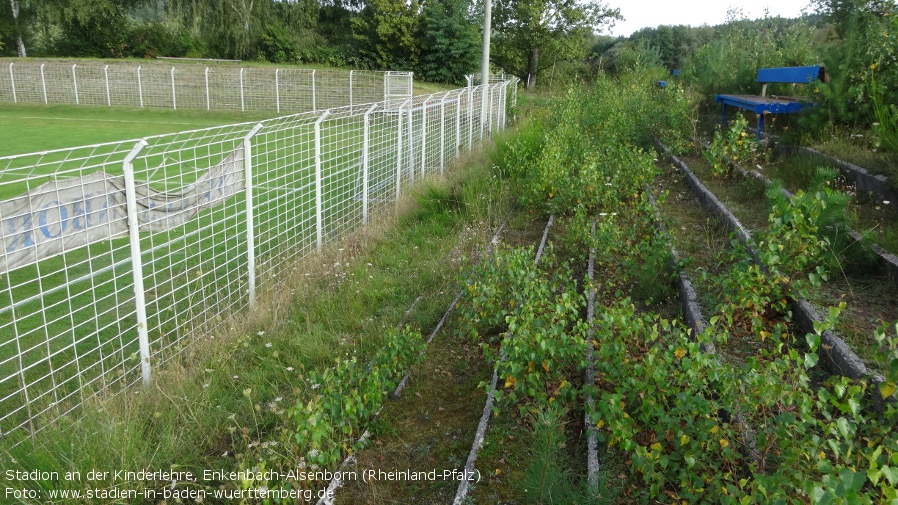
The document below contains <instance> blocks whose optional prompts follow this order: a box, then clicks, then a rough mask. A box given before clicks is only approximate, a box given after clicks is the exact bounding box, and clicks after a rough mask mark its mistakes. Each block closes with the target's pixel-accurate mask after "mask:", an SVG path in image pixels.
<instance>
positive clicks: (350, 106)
mask: <svg viewBox="0 0 898 505" xmlns="http://www.w3.org/2000/svg"><path fill="white" fill-rule="evenodd" d="M352 72H353V70H350V71H349V112H350V113H351V112H352Z"/></svg>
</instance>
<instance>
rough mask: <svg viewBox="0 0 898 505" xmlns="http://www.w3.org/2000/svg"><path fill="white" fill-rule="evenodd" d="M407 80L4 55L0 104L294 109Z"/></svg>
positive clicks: (383, 93)
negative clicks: (14, 59) (12, 59)
mask: <svg viewBox="0 0 898 505" xmlns="http://www.w3.org/2000/svg"><path fill="white" fill-rule="evenodd" d="M4 74H5V75H4ZM412 79H413V74H412V73H411V72H376V71H367V70H331V69H328V70H320V69H319V70H307V69H291V68H287V69H283V68H243V67H235V66H205V67H204V66H201V65H195V64H177V65H161V64H148V65H135V64H131V63H112V64H100V63H92V62H91V63H63V62H38V61H23V62H7V61H3V62H2V63H0V102H10V103H31V104H45V105H50V104H69V105H92V106H104V105H105V106H109V107H116V106H117V107H149V108H165V109H178V108H182V109H205V110H227V111H271V112H275V113H283V114H292V113H298V112H308V111H317V110H325V109H332V108H337V107H344V106H352V105H360V104H366V103H374V102H380V101H383V100H389V99H391V98H407V97H409V96H411V95H412Z"/></svg>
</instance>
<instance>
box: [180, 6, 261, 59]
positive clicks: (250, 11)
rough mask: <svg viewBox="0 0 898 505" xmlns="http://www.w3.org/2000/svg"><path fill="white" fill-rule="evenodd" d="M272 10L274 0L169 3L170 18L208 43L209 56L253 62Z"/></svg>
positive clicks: (206, 44)
mask: <svg viewBox="0 0 898 505" xmlns="http://www.w3.org/2000/svg"><path fill="white" fill-rule="evenodd" d="M271 6H272V1H271V0H170V2H169V13H170V14H169V15H170V16H172V17H176V18H178V19H180V20H181V22H182V23H183V24H184V26H187V27H188V28H189V29H190V30H191V31H192V32H193V34H194V36H196V37H197V38H198V39H200V40H203V41H204V42H205V46H206V50H207V52H208V53H209V54H208V55H209V56H213V57H218V58H234V59H253V58H255V57H256V56H257V55H258V54H259V44H260V41H261V39H262V33H263V27H264V26H265V25H266V24H267V22H268V21H269V14H270V12H271V10H272V9H271Z"/></svg>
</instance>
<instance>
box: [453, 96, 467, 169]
mask: <svg viewBox="0 0 898 505" xmlns="http://www.w3.org/2000/svg"><path fill="white" fill-rule="evenodd" d="M464 92H465V91H464V90H461V91H459V92H458V96H457V97H455V157H456V158H458V155H459V154H461V96H462V94H464Z"/></svg>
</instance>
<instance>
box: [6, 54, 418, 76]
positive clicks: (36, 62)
mask: <svg viewBox="0 0 898 505" xmlns="http://www.w3.org/2000/svg"><path fill="white" fill-rule="evenodd" d="M241 62H242V61H241V60H205V59H199V58H197V59H191V58H172V59H168V58H157V59H155V60H152V59H147V60H139V61H131V60H125V61H122V60H82V59H76V58H73V59H35V58H26V59H22V58H18V57H0V65H4V66H7V67H8V66H9V64H10V63H12V64H13V68H22V67H34V68H39V67H40V66H41V65H44V66H45V68H51V67H58V68H64V69H66V70H69V71H71V68H72V65H77V67H76V68H78V69H79V70H82V69H90V68H100V69H102V68H103V67H109V68H116V67H125V68H133V69H136V68H137V67H141V68H144V69H146V68H154V67H158V68H164V69H166V70H170V69H171V68H172V67H175V68H176V69H177V68H184V69H195V68H203V67H209V68H212V69H219V68H220V69H223V70H232V69H233V70H239V69H240V68H244V69H246V70H256V71H266V72H271V73H272V74H273V73H274V72H275V70H278V71H280V72H287V71H290V72H301V73H305V74H311V73H313V72H315V73H316V74H318V75H346V76H347V78H348V76H349V73H350V72H352V74H353V76H355V77H358V76H361V75H371V76H385V75H388V74H393V75H396V74H412V72H396V71H385V70H360V69H349V70H344V69H336V68H299V67H290V66H258V65H256V64H252V63H250V64H248V65H235V64H234V63H241ZM242 63H246V62H242Z"/></svg>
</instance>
